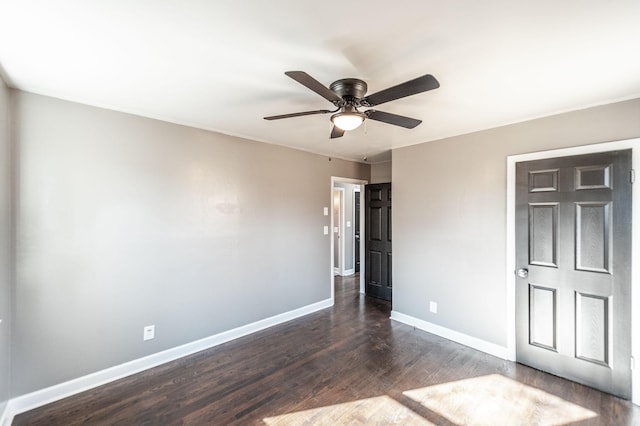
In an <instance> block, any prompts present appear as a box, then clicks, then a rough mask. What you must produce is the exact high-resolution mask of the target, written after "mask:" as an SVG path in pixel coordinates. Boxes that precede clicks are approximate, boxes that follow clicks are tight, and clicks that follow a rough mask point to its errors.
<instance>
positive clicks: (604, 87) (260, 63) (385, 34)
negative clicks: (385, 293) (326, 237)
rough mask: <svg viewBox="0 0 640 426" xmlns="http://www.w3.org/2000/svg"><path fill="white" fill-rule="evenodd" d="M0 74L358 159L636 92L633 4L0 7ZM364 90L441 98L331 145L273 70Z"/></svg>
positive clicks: (64, 0)
mask: <svg viewBox="0 0 640 426" xmlns="http://www.w3.org/2000/svg"><path fill="white" fill-rule="evenodd" d="M0 68H1V69H2V75H3V78H4V79H5V80H7V83H8V84H9V85H11V86H13V87H16V88H19V89H21V90H25V91H29V92H34V93H39V94H44V95H48V96H53V97H58V98H62V99H69V100H73V101H78V102H82V103H86V104H90V105H96V106H101V107H106V108H111V109H114V110H118V111H125V112H130V113H134V114H139V115H142V116H147V117H153V118H158V119H161V120H166V121H170V122H175V123H181V124H186V125H189V126H194V127H199V128H203V129H209V130H215V131H218V132H222V133H226V134H230V135H238V136H243V137H246V138H249V139H254V140H258V141H264V142H269V143H274V144H279V145H286V146H291V147H294V148H298V149H302V150H306V151H312V152H316V153H320V154H325V155H328V156H334V157H341V158H349V159H355V160H358V161H361V160H362V159H363V157H365V156H366V157H368V158H369V160H370V161H371V160H373V161H380V160H383V159H385V158H389V154H388V153H389V150H390V149H392V148H396V147H401V146H405V145H411V144H416V143H421V142H426V141H431V140H435V139H440V138H443V137H447V136H453V135H459V134H464V133H469V132H473V131H477V130H481V129H486V128H491V127H496V126H500V125H504V124H508V123H514V122H519V121H524V120H528V119H532V118H536V117H541V116H546V115H551V114H556V113H559V112H564V111H570V110H575V109H580V108H585V107H589V106H593V105H599V104H606V103H610V102H613V101H618V100H623V99H630V98H635V97H640V1H639V0H617V1H616V0H612V1H603V0H536V1H531V0H526V1H524V0H504V1H501V0H483V1H478V0H458V1H446V0H414V1H409V0H394V1H393V2H388V1H382V0H380V1H377V0H368V1H362V0H350V1H344V0H324V1H322V2H307V1H301V0H271V1H258V0H255V1H248V0H233V1H231V0H215V1H214V0H199V1H197V0H182V1H179V0H174V1H170V0H101V1H98V0H93V1H86V0H58V1H55V0H0ZM289 70H302V71H306V72H307V73H309V74H310V75H312V76H313V77H314V78H316V79H317V80H319V81H320V82H322V83H323V84H325V85H327V86H328V85H329V84H330V83H331V82H332V81H334V80H337V79H340V78H346V77H356V78H361V79H363V80H365V81H366V82H367V83H368V85H369V93H373V92H376V91H378V90H382V89H384V88H386V87H389V86H392V85H395V84H398V83H401V82H404V81H406V80H410V79H412V78H414V77H418V76H420V75H423V74H427V73H429V74H433V75H434V76H435V77H436V78H437V79H438V80H439V81H440V85H441V87H440V88H439V89H436V90H433V91H429V92H426V93H422V94H419V95H415V96H412V97H409V98H404V99H400V100H396V101H393V102H389V103H387V104H384V105H382V106H380V107H378V109H380V110H383V111H388V112H393V113H396V114H402V115H407V116H410V117H414V118H418V119H421V120H423V123H422V124H421V125H420V126H418V127H417V128H415V129H413V130H407V129H404V128H400V127H396V126H391V125H388V124H383V123H380V122H375V121H367V122H365V125H364V126H362V127H361V128H359V129H357V130H355V131H352V132H348V133H347V134H346V135H345V136H344V137H342V138H339V139H334V140H330V139H329V133H330V130H331V125H330V121H329V115H315V116H306V117H298V118H290V119H286V120H279V121H266V120H263V119H262V117H263V116H266V115H276V114H284V113H291V112H298V111H306V110H315V109H332V105H331V104H330V103H329V102H328V101H326V100H324V99H323V98H322V97H320V96H318V95H317V94H315V93H313V92H311V91H310V90H308V89H307V88H305V87H303V86H301V85H300V84H298V83H297V82H295V81H294V80H292V79H290V78H288V77H286V76H285V75H284V72H285V71H289Z"/></svg>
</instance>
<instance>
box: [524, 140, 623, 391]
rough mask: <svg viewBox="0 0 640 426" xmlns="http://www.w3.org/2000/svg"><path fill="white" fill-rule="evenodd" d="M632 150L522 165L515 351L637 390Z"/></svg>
mask: <svg viewBox="0 0 640 426" xmlns="http://www.w3.org/2000/svg"><path fill="white" fill-rule="evenodd" d="M630 170H631V151H630V150H627V151H617V152H608V153H599V154H589V155H581V156H574V157H562V158H554V159H545V160H538V161H530V162H523V163H518V164H517V165H516V267H517V268H519V269H518V271H516V272H517V273H518V278H516V335H517V338H516V350H517V360H518V362H521V363H523V364H527V365H530V366H532V367H535V368H538V369H541V370H544V371H548V372H550V373H553V374H556V375H558V376H562V377H565V378H568V379H570V380H573V381H576V382H579V383H583V384H586V385H588V386H592V387H595V388H597V389H600V390H602V391H605V392H608V393H612V394H614V395H618V396H620V397H623V398H627V399H628V398H630V397H631V368H630V360H631V298H630V295H631V183H630V178H629V174H630Z"/></svg>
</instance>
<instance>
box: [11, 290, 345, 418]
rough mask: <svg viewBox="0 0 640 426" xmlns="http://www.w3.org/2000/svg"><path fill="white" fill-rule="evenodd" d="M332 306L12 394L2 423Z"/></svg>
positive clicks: (306, 308)
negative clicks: (49, 385)
mask: <svg viewBox="0 0 640 426" xmlns="http://www.w3.org/2000/svg"><path fill="white" fill-rule="evenodd" d="M331 306H333V301H332V300H331V299H325V300H322V301H320V302H317V303H313V304H311V305H307V306H303V307H301V308H298V309H294V310H292V311H289V312H285V313H282V314H278V315H274V316H272V317H269V318H265V319H263V320H260V321H256V322H254V323H251V324H247V325H243V326H241V327H238V328H234V329H232V330H228V331H224V332H222V333H219V334H215V335H213V336H209V337H205V338H204V339H200V340H196V341H194V342H190V343H186V344H184V345H181V346H176V347H175V348H171V349H167V350H164V351H162V352H158V353H155V354H152V355H148V356H145V357H143V358H138V359H135V360H133V361H129V362H125V363H124V364H120V365H116V366H114V367H110V368H107V369H105V370H101V371H97V372H95V373H91V374H88V375H86V376H82V377H78V378H76V379H72V380H69V381H67V382H63V383H60V384H57V385H54V386H51V387H48V388H45V389H40V390H37V391H35V392H32V393H28V394H26V395H21V396H18V397H15V398H12V399H10V400H9V401H8V403H7V404H6V407H5V410H4V414H3V415H2V417H0V426H9V425H10V424H11V422H12V421H13V417H14V416H16V415H18V414H20V413H24V412H25V411H29V410H32V409H34V408H37V407H41V406H43V405H45V404H49V403H51V402H54V401H58V400H60V399H62V398H66V397H68V396H71V395H75V394H77V393H80V392H84V391H86V390H89V389H93V388H95V387H98V386H101V385H104V384H106V383H109V382H113V381H115V380H118V379H121V378H123V377H127V376H130V375H132V374H135V373H139V372H141V371H144V370H148V369H149V368H153V367H156V366H158V365H161V364H164V363H167V362H170V361H174V360H176V359H178V358H182V357H185V356H187V355H191V354H194V353H196V352H200V351H202V350H205V349H209V348H211V347H214V346H217V345H220V344H222V343H226V342H228V341H230V340H234V339H237V338H239V337H243V336H247V335H249V334H251V333H255V332H257V331H260V330H264V329H265V328H269V327H273V326H274V325H278V324H281V323H284V322H287V321H291V320H293V319H296V318H299V317H302V316H305V315H308V314H311V313H313V312H316V311H319V310H321V309H325V308H329V307H331Z"/></svg>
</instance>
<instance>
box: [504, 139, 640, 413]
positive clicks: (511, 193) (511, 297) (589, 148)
mask: <svg viewBox="0 0 640 426" xmlns="http://www.w3.org/2000/svg"><path fill="white" fill-rule="evenodd" d="M623 149H631V150H632V154H631V156H632V160H631V161H632V167H633V168H634V169H636V168H639V167H640V138H638V139H627V140H622V141H615V142H605V143H599V144H593V145H584V146H578V147H573V148H563V149H556V150H550V151H541V152H533V153H529V154H518V155H510V156H508V157H507V270H506V283H507V292H506V293H507V353H508V357H509V359H510V360H512V361H515V360H516V277H515V274H514V271H515V269H516V260H515V247H516V240H515V222H516V221H515V200H516V197H515V196H516V163H519V162H523V161H532V160H541V159H545V158H554V157H567V156H571V155H581V154H593V153H597V152H606V151H615V150H623ZM631 191H632V197H633V204H632V216H631V223H632V224H633V225H632V228H633V229H632V236H631V255H632V261H631V336H632V338H631V356H632V358H633V359H640V182H636V183H635V184H634V185H632V189H631ZM629 362H630V363H631V361H629ZM631 386H632V397H631V401H632V402H633V403H634V404H636V405H640V365H638V367H636V368H635V369H634V370H633V371H632V372H631Z"/></svg>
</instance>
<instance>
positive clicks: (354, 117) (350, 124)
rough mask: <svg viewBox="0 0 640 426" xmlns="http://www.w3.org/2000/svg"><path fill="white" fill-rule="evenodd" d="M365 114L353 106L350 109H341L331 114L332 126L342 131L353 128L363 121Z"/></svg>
mask: <svg viewBox="0 0 640 426" xmlns="http://www.w3.org/2000/svg"><path fill="white" fill-rule="evenodd" d="M364 118H365V115H364V114H363V113H361V112H359V111H356V110H355V108H354V109H351V110H345V111H341V112H339V113H337V114H333V115H332V116H331V122H332V123H333V125H334V126H336V127H337V128H339V129H342V130H344V131H349V130H354V129H357V128H358V127H360V125H361V124H362V122H363V121H364Z"/></svg>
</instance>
